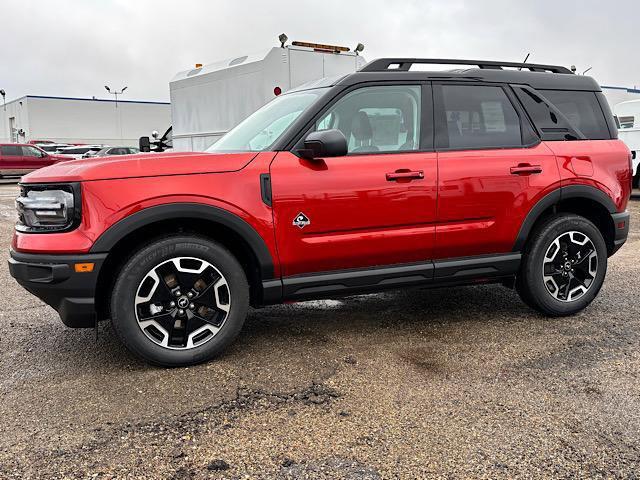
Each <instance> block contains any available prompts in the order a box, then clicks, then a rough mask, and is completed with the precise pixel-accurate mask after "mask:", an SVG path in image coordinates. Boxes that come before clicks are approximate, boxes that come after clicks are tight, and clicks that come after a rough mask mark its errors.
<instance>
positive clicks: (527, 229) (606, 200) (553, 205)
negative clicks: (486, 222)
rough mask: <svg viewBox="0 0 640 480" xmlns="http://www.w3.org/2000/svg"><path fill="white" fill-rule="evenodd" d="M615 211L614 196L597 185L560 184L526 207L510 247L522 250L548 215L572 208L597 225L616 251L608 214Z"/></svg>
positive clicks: (569, 210)
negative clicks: (525, 213)
mask: <svg viewBox="0 0 640 480" xmlns="http://www.w3.org/2000/svg"><path fill="white" fill-rule="evenodd" d="M616 211H617V209H616V205H615V203H614V202H613V200H612V199H611V198H610V197H609V196H608V195H607V194H606V193H604V192H603V191H602V190H599V189H598V188H596V187H592V186H589V185H569V186H566V187H560V188H558V189H556V190H553V191H552V192H550V193H548V194H547V195H545V196H544V197H542V198H541V199H540V200H539V201H538V202H537V203H536V204H535V205H534V206H533V208H532V209H531V210H530V211H529V213H528V214H527V216H526V217H525V220H524V222H523V223H522V226H521V227H520V231H519V232H518V236H517V237H516V241H515V244H514V246H513V251H516V252H520V251H523V250H524V249H525V248H526V243H527V240H528V238H529V236H530V235H531V232H532V231H533V230H534V229H535V228H536V226H537V225H539V224H540V223H541V222H542V221H544V220H545V219H546V218H547V217H548V216H550V215H552V214H554V213H557V212H571V213H575V214H577V215H581V216H583V217H585V218H587V219H588V220H590V221H591V222H593V223H594V224H595V225H596V227H597V228H598V229H599V230H600V232H601V233H602V236H603V237H604V239H605V242H606V244H607V251H608V252H609V255H611V254H612V253H613V252H614V251H615V246H614V237H615V226H614V223H613V218H612V217H611V215H612V214H614V213H616Z"/></svg>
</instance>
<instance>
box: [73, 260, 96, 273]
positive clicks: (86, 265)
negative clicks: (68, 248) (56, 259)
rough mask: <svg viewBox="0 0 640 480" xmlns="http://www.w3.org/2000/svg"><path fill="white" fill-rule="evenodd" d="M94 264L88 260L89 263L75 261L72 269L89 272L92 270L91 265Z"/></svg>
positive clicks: (77, 271) (78, 271)
mask: <svg viewBox="0 0 640 480" xmlns="http://www.w3.org/2000/svg"><path fill="white" fill-rule="evenodd" d="M94 266H95V263H93V262H90V263H76V264H75V265H74V266H73V269H74V270H75V271H76V273H89V272H93V267H94Z"/></svg>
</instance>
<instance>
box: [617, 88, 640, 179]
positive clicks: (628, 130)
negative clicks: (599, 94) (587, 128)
mask: <svg viewBox="0 0 640 480" xmlns="http://www.w3.org/2000/svg"><path fill="white" fill-rule="evenodd" d="M613 112H614V114H615V115H616V117H618V123H619V124H620V128H619V129H618V136H619V137H620V140H622V141H623V142H624V143H626V144H627V147H629V150H631V156H632V159H633V175H634V177H633V186H634V187H635V188H638V182H639V180H640V170H639V169H638V164H639V163H640V100H630V101H628V102H622V103H619V104H617V105H616V106H615V107H613Z"/></svg>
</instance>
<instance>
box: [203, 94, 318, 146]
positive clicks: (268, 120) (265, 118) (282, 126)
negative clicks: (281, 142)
mask: <svg viewBox="0 0 640 480" xmlns="http://www.w3.org/2000/svg"><path fill="white" fill-rule="evenodd" d="M327 90H328V88H316V89H313V90H304V91H302V92H296V93H290V94H287V95H282V96H280V97H277V98H276V99H274V100H272V101H271V102H269V103H267V104H266V105H265V106H264V107H262V108H261V109H259V110H258V111H256V112H255V113H253V114H252V115H250V116H249V117H248V118H246V119H245V120H243V121H242V122H241V123H240V124H239V125H238V126H237V127H235V128H234V129H232V130H231V131H229V132H228V133H227V134H226V135H225V136H224V137H222V138H221V139H220V140H218V141H217V142H216V143H214V144H213V145H211V146H210V147H209V148H208V149H207V152H261V151H264V150H269V148H270V147H271V146H272V145H273V144H274V143H275V141H276V140H277V139H278V138H279V137H280V135H282V133H283V132H284V131H285V130H286V129H287V128H288V127H289V125H291V124H292V123H293V122H294V120H295V119H296V118H298V117H299V116H300V114H301V113H302V112H304V111H305V110H306V109H307V108H309V107H310V106H311V105H312V104H313V103H314V102H315V101H316V100H317V99H318V98H320V97H321V96H322V95H323V94H324V93H325V92H326V91H327Z"/></svg>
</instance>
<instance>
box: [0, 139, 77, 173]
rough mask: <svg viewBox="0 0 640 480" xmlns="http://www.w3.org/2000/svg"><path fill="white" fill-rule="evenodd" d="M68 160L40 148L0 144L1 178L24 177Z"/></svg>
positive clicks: (27, 145)
mask: <svg viewBox="0 0 640 480" xmlns="http://www.w3.org/2000/svg"><path fill="white" fill-rule="evenodd" d="M65 160H69V159H68V158H65V157H62V156H59V155H53V154H51V153H48V152H45V151H44V150H42V149H41V148H40V147H37V146H35V145H29V144H22V143H2V144H0V177H4V176H11V175H24V174H25V173H29V172H33V171H34V170H37V169H39V168H42V167H47V166H49V165H53V164H54V163H58V162H62V161H65Z"/></svg>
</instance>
